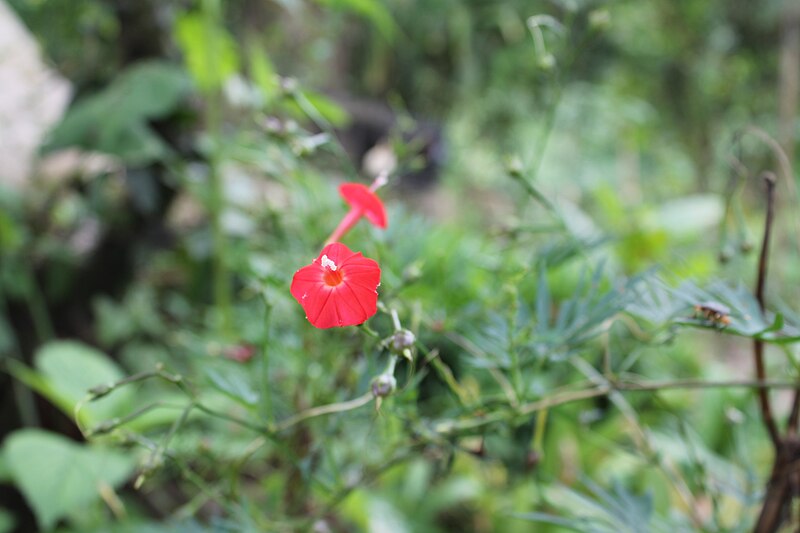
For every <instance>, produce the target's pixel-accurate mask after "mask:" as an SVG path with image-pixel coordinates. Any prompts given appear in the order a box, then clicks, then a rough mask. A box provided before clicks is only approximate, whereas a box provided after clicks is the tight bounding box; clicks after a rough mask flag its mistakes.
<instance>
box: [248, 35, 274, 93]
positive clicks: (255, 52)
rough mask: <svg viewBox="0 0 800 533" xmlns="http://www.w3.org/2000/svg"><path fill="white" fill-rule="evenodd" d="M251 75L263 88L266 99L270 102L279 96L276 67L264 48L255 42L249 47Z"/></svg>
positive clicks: (259, 86) (262, 91)
mask: <svg viewBox="0 0 800 533" xmlns="http://www.w3.org/2000/svg"><path fill="white" fill-rule="evenodd" d="M249 52H250V53H249V59H250V64H249V66H250V77H251V78H252V79H253V81H254V82H255V84H256V85H257V86H258V88H259V89H261V94H262V95H264V100H265V101H266V102H267V103H269V102H271V101H272V100H274V99H275V98H276V97H277V96H278V91H279V88H280V87H279V82H278V75H277V74H276V73H275V67H274V66H273V65H272V62H271V61H270V60H269V57H268V56H267V54H266V53H265V52H264V50H263V49H262V48H261V47H260V46H259V45H258V44H253V45H252V46H250V48H249Z"/></svg>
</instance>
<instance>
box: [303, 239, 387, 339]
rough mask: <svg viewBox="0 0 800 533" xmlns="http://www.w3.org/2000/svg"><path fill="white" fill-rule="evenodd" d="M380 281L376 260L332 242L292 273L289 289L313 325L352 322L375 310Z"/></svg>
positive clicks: (356, 321) (379, 271) (355, 323)
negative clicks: (309, 262) (306, 264)
mask: <svg viewBox="0 0 800 533" xmlns="http://www.w3.org/2000/svg"><path fill="white" fill-rule="evenodd" d="M380 283H381V267H380V266H379V265H378V263H377V262H376V261H374V260H372V259H368V258H366V257H364V256H362V255H361V252H356V253H354V252H352V251H351V250H350V249H349V248H348V247H347V246H345V245H344V244H342V243H339V242H334V243H332V244H329V245H327V246H325V248H323V249H322V251H321V252H320V254H319V257H318V258H316V259H314V261H312V263H311V264H310V265H308V266H304V267H303V268H301V269H300V270H298V271H297V272H295V273H294V277H293V278H292V287H291V292H292V296H294V297H295V299H296V300H297V301H298V302H299V303H300V305H301V306H303V310H304V311H305V312H306V318H308V321H309V322H311V324H312V325H313V326H315V327H318V328H323V329H324V328H333V327H341V326H355V325H357V324H361V323H363V322H365V321H366V320H367V319H368V318H369V317H371V316H372V315H374V314H375V313H376V312H377V310H378V291H377V288H378V285H380Z"/></svg>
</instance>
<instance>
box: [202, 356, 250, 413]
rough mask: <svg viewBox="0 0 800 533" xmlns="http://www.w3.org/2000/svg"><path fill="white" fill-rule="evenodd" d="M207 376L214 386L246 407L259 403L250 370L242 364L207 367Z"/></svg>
mask: <svg viewBox="0 0 800 533" xmlns="http://www.w3.org/2000/svg"><path fill="white" fill-rule="evenodd" d="M206 376H208V379H209V380H210V381H211V384H212V385H213V386H214V388H216V389H217V390H219V391H220V392H222V393H223V394H225V395H226V396H228V397H229V398H231V399H232V400H235V401H236V402H238V403H240V404H242V405H244V406H246V407H252V406H254V405H256V404H257V403H258V399H259V394H258V392H257V391H256V390H254V389H253V386H252V380H251V379H250V372H249V371H248V370H247V369H245V368H244V367H242V366H241V365H238V364H237V365H236V366H233V365H225V367H220V368H207V369H206Z"/></svg>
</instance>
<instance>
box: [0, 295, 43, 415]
mask: <svg viewBox="0 0 800 533" xmlns="http://www.w3.org/2000/svg"><path fill="white" fill-rule="evenodd" d="M0 309H2V311H3V316H8V312H7V309H8V308H7V306H6V301H5V298H4V297H3V293H2V292H0ZM8 333H9V336H10V337H11V343H12V344H13V347H12V349H11V350H10V354H9V355H10V357H13V358H14V359H16V360H18V361H20V362H21V361H22V351H21V350H20V346H19V340H18V339H17V336H16V334H15V332H14V330H13V328H10V327H9V329H8ZM11 387H12V390H13V391H14V403H15V404H16V406H17V409H18V410H19V416H20V419H21V422H22V424H23V425H24V426H25V427H36V426H38V425H39V413H38V412H37V411H36V401H35V399H34V397H33V392H32V391H31V390H30V389H29V388H28V387H26V386H25V385H24V384H23V383H22V382H21V381H19V380H18V379H13V380H11Z"/></svg>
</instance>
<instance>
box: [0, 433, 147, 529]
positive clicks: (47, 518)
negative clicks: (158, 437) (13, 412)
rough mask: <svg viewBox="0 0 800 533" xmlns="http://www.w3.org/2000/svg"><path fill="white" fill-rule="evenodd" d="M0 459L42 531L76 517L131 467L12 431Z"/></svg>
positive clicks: (126, 460)
mask: <svg viewBox="0 0 800 533" xmlns="http://www.w3.org/2000/svg"><path fill="white" fill-rule="evenodd" d="M3 456H4V457H5V460H6V462H7V463H8V465H9V467H10V470H11V473H12V476H13V478H14V481H15V482H16V484H17V486H18V487H19V489H20V491H21V492H22V494H23V495H24V496H25V499H26V500H27V502H28V503H29V504H30V506H31V508H32V509H33V511H34V514H35V515H36V520H37V522H38V523H39V525H40V526H41V528H42V529H50V528H52V527H53V525H55V523H56V521H57V520H59V519H60V518H63V517H65V516H67V515H68V514H70V513H74V512H80V511H81V508H82V507H84V506H86V505H89V504H91V503H93V502H94V501H96V500H97V499H98V498H99V493H100V491H101V490H103V489H104V487H115V486H117V485H119V484H121V483H122V482H123V481H125V480H126V479H127V478H128V477H129V476H130V475H131V473H132V472H133V469H134V467H135V460H134V459H133V458H132V457H130V456H128V455H124V454H121V453H118V452H113V451H110V450H106V449H103V448H100V447H95V446H84V445H80V444H77V443H75V442H73V441H70V440H69V439H67V438H65V437H62V436H59V435H55V434H53V433H48V432H46V431H42V430H38V429H23V430H20V431H16V432H14V433H13V434H12V435H11V436H10V437H8V438H7V439H6V441H5V444H4V447H3Z"/></svg>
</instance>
